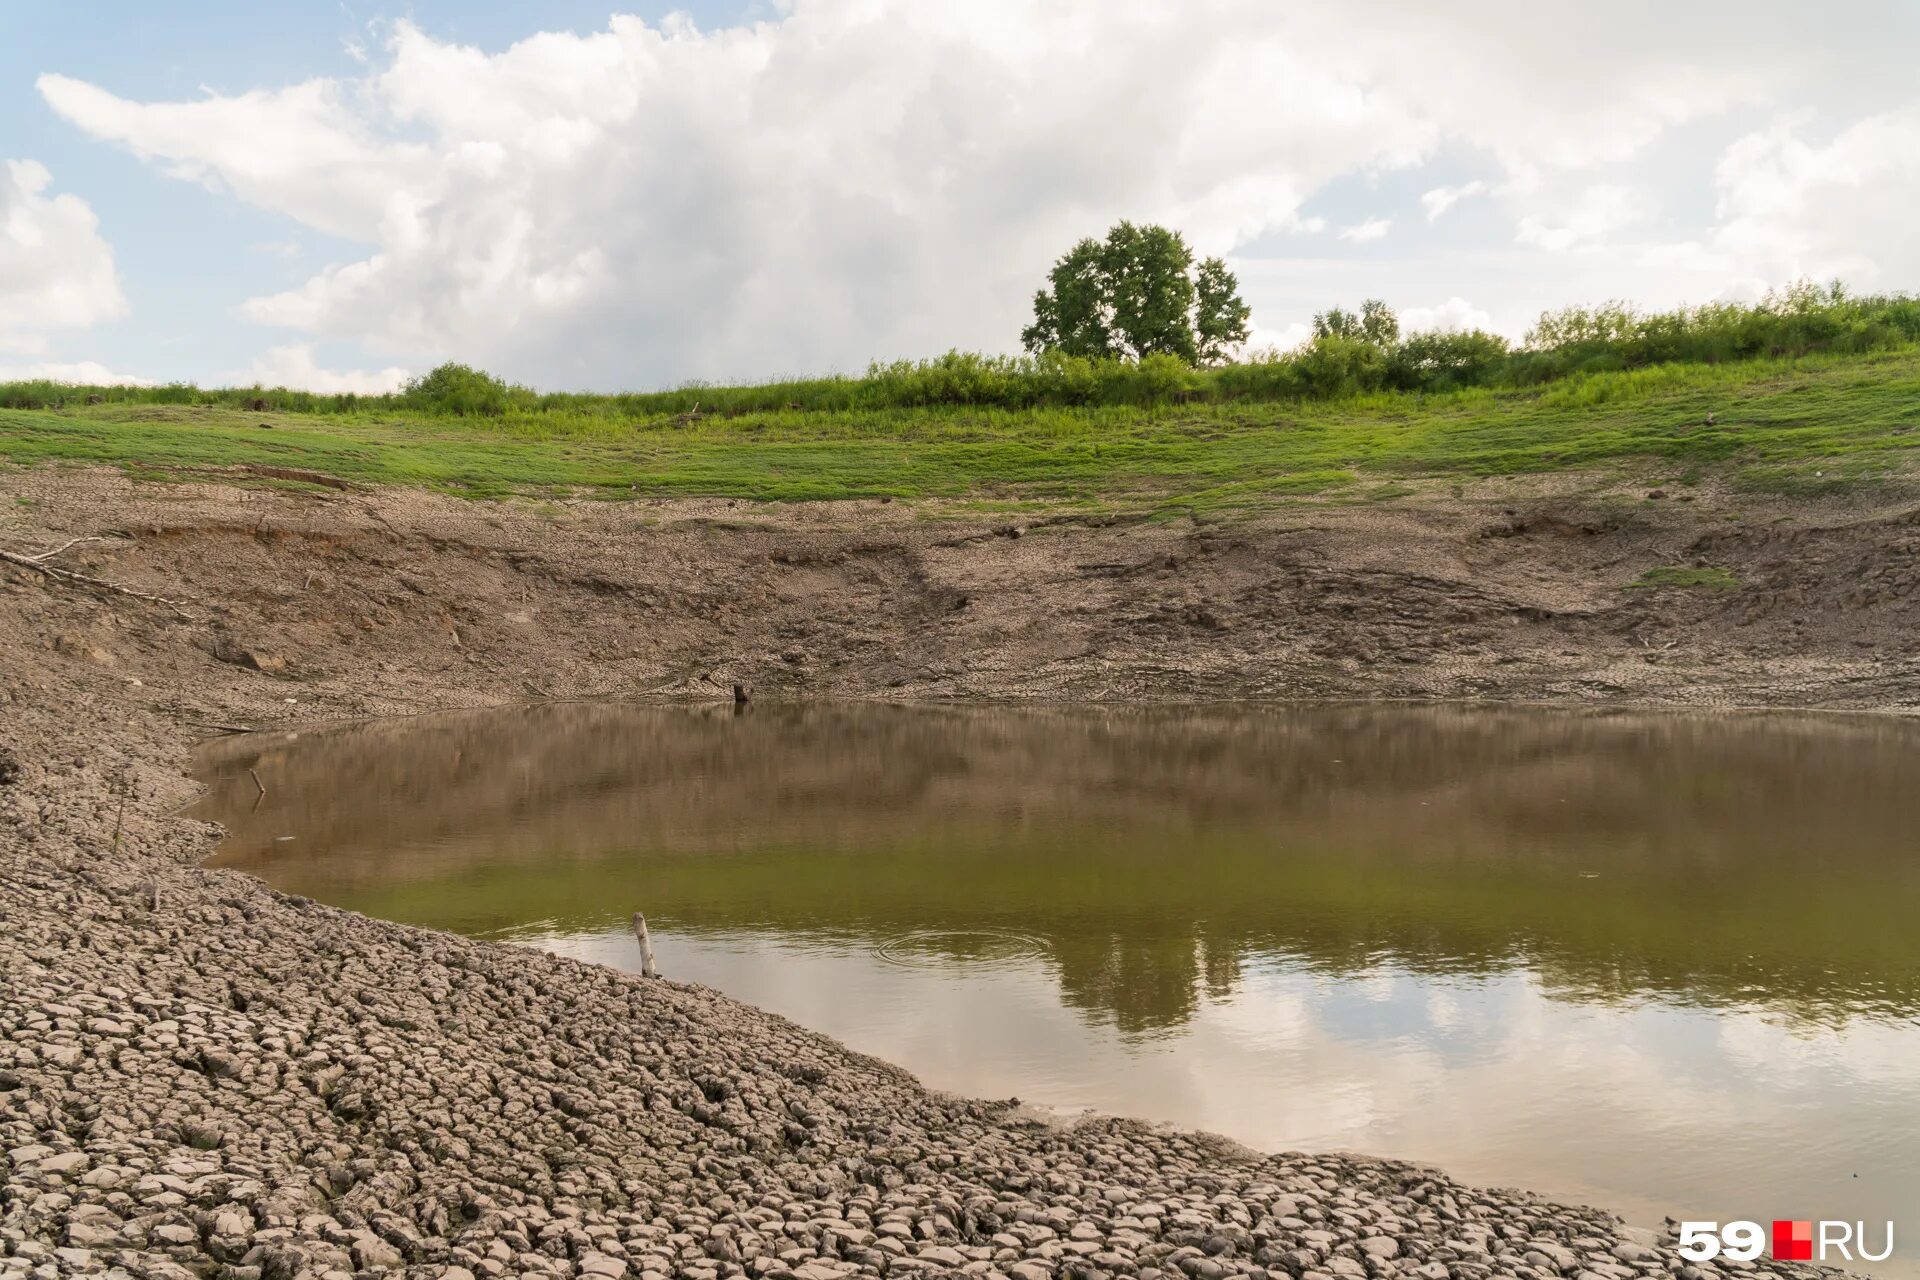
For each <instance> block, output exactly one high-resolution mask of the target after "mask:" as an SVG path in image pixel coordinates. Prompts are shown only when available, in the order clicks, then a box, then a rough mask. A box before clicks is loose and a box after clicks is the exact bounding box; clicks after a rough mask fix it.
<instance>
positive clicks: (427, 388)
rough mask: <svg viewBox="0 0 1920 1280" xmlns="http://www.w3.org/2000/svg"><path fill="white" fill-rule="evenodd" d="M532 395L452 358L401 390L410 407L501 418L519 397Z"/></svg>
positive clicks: (404, 400) (520, 399) (520, 398)
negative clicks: (453, 361) (453, 360)
mask: <svg viewBox="0 0 1920 1280" xmlns="http://www.w3.org/2000/svg"><path fill="white" fill-rule="evenodd" d="M532 398H533V396H532V393H531V392H529V391H527V390H526V389H525V388H524V387H513V386H509V385H507V384H506V383H505V382H502V381H501V380H500V379H499V378H496V377H494V376H493V375H492V374H490V373H486V372H483V371H482V370H479V369H475V368H473V367H471V366H469V365H464V364H454V363H452V362H451V361H449V362H448V363H446V364H443V365H441V366H439V367H438V368H436V369H434V370H433V371H432V372H430V373H425V374H422V375H421V376H420V377H418V378H411V379H409V380H408V381H407V385H406V387H405V389H404V390H402V391H401V393H400V399H401V401H402V403H404V404H406V405H407V406H408V407H409V408H414V409H425V410H427V411H429V412H432V413H451V414H456V415H458V416H461V417H490V418H497V417H499V416H500V415H501V414H503V413H505V412H506V411H507V410H508V409H510V408H512V407H514V404H515V402H516V401H523V400H525V401H530V400H532Z"/></svg>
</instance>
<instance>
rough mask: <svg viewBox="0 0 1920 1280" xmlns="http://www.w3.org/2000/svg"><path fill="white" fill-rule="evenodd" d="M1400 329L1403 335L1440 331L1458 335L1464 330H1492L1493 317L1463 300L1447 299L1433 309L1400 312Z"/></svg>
mask: <svg viewBox="0 0 1920 1280" xmlns="http://www.w3.org/2000/svg"><path fill="white" fill-rule="evenodd" d="M1400 328H1401V330H1402V331H1403V332H1405V333H1426V332H1428V331H1429V330H1433V329H1440V330H1444V331H1446V332H1448V333H1458V332H1460V331H1462V330H1465V329H1492V328H1493V317H1492V316H1490V315H1488V314H1487V313H1486V312H1485V311H1482V310H1481V309H1480V308H1479V307H1476V306H1474V305H1473V304H1472V303H1471V302H1468V301H1467V300H1466V299H1465V298H1459V297H1454V298H1448V299H1447V300H1446V301H1445V302H1443V303H1441V304H1440V305H1439V306H1435V307H1408V308H1406V309H1405V310H1403V311H1401V312H1400Z"/></svg>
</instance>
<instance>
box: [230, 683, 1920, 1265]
mask: <svg viewBox="0 0 1920 1280" xmlns="http://www.w3.org/2000/svg"><path fill="white" fill-rule="evenodd" d="M202 763H203V770H204V774H203V776H204V777H205V779H206V780H207V782H208V784H209V786H210V789H211V790H210V795H209V798H208V800H207V801H206V802H205V804H203V805H202V806H201V807H200V809H199V811H198V812H199V813H200V814H201V815H202V816H206V817H212V818H217V819H218V820H220V821H222V822H224V823H226V824H227V825H228V828H229V830H230V832H231V835H230V837H229V839H228V841H227V843H226V844H225V845H223V846H222V849H221V851H220V854H219V856H218V858H217V861H218V862H219V863H222V864H224V865H228V866H235V867H242V868H245V869H247V870H249V871H252V872H255V873H257V874H259V875H261V876H262V877H264V878H265V879H267V880H268V881H270V882H271V883H273V884H274V885H276V886H278V887H280V888H283V889H286V890H289V891H293V892H298V893H303V894H307V895H309V896H312V897H316V898H319V899H322V900H324V901H327V902H331V903H336V904H338V905H341V906H346V907H352V908H354V909H356V910H360V911H364V912H367V913H369V914H372V915H378V916H385V917H389V918H392V919H398V920H405V921H409V922H413V923H419V924H427V925H435V926H439V927H443V928H449V929H455V930H459V931H461V932H464V933H469V934H474V935H477V936H485V937H495V938H503V939H508V940H512V941H516V942H523V943H526V944H528V945H533V946H540V947H546V948H549V949H551V950H554V951H559V952H564V953H566V954H570V955H576V956H581V957H585V958H589V959H593V960H598V961H602V962H604V963H608V964H613V965H618V966H621V967H625V968H636V967H637V966H638V963H639V956H638V949H637V947H636V945H635V943H634V941H633V938H632V936H631V934H630V933H628V932H627V923H626V922H627V918H628V916H629V915H630V914H631V913H632V912H633V911H635V910H644V911H645V912H646V914H647V916H648V919H649V921H650V922H651V924H652V928H653V936H654V944H655V949H656V951H657V952H658V953H659V957H660V964H661V967H662V970H663V971H664V972H665V973H666V974H667V976H669V977H673V978H679V979H685V980H690V981H697V982H704V983H708V984H710V985H712V986H715V987H718V988H720V989H722V990H725V991H727V992H729V993H731V994H733V995H736V996H738V997H740V998H741V999H743V1000H747V1001H750V1002H752V1003H754V1004H758V1005H761V1006H763V1007H766V1008H769V1009H772V1010H775V1011H777V1012H779V1013H783V1014H785V1015H787V1016H789V1017H791V1018H793V1019H795V1020H797V1021H799V1022H802V1023H804V1024H806V1025H808V1026H812V1027H815V1028H818V1029H819V1030H822V1031H825V1032H828V1033H829V1034H831V1035H834V1036H836V1037H838V1038H840V1039H842V1040H844V1041H846V1042H847V1043H848V1044H850V1045H852V1046H853V1047H855V1048H857V1049H861V1050H865V1051H867V1052H870V1053H874V1054H878V1055H880V1056H882V1057H885V1058H887V1059H890V1060H892V1061H895V1062H898V1063H901V1064H902V1065H904V1066H906V1067H908V1068H909V1069H911V1070H913V1071H914V1072H916V1073H917V1074H918V1075H919V1076H920V1077H921V1078H922V1079H923V1080H925V1081H926V1082H927V1083H928V1084H930V1085H933V1086H936V1087H939V1088H944V1089H951V1090H956V1091H960V1092H964V1093H969V1094H976V1095H984V1096H995V1097H1007V1096H1014V1095H1017V1096H1019V1097H1020V1098H1022V1099H1023V1100H1026V1101H1029V1102H1034V1103H1041V1104H1045V1105H1049V1106H1054V1107H1059V1108H1066V1109H1073V1108H1093V1109H1096V1110H1100V1111H1108V1112H1119V1113H1124V1114H1130V1115H1137V1116H1144V1117H1150V1118H1153V1119H1158V1120H1165V1121H1170V1122H1173V1123H1176V1124H1180V1125H1185V1126H1195V1127H1200V1128H1205V1129H1211V1130H1215V1131H1219V1132H1223V1133H1226V1134H1229V1135H1231V1136H1233V1137H1236V1138H1239V1139H1241V1140H1243V1141H1245V1142H1247V1143H1250V1144H1252V1145H1254V1146H1258V1147H1264V1148H1276V1149H1277V1148H1310V1149H1311V1148H1342V1149H1354V1150H1363V1151H1368V1152H1374V1153H1380V1154H1389V1155H1395V1156H1401V1157H1407V1158H1413V1159H1419V1160H1428V1161H1432V1162H1435V1163H1438V1164H1440V1165H1442V1166H1443V1167H1445V1168H1446V1169H1447V1170H1448V1171H1449V1172H1451V1173H1453V1174H1455V1175H1456V1176H1459V1177H1462V1178H1465V1179H1468V1180H1470V1181H1475V1182H1482V1183H1497V1184H1519V1185H1524V1186H1528V1187H1532V1188H1536V1189H1539V1190H1543V1191H1547V1192H1550V1193H1552V1194H1554V1195H1556V1196H1558V1197H1561V1198H1564V1199H1573V1200H1580V1201H1586V1202H1591V1203H1599V1204H1604V1205H1607V1206H1609V1207H1612V1208H1616V1209H1619V1210H1621V1211H1622V1212H1624V1213H1626V1214H1627V1215H1628V1216H1629V1217H1630V1218H1632V1219H1635V1220H1638V1221H1641V1222H1644V1223H1654V1222H1657V1221H1658V1219H1659V1218H1660V1217H1661V1216H1662V1215H1664V1214H1668V1213H1671V1214H1673V1215H1674V1216H1676V1217H1690V1218H1708V1219H1719V1220H1730V1219H1739V1218H1747V1219H1755V1220H1759V1221H1763V1222H1764V1221H1768V1220H1770V1219H1772V1218H1814V1219H1818V1218H1827V1217H1831V1218H1847V1219H1850V1220H1851V1219H1865V1220H1867V1221H1868V1222H1870V1223H1872V1224H1874V1225H1873V1232H1874V1238H1875V1239H1878V1233H1879V1231H1880V1230H1881V1228H1880V1226H1879V1224H1880V1223H1883V1222H1885V1221H1888V1220H1892V1221H1894V1222H1895V1223H1896V1224H1898V1225H1899V1228H1900V1231H1899V1233H1898V1234H1899V1237H1900V1247H1901V1253H1902V1254H1903V1255H1905V1258H1906V1261H1905V1262H1904V1263H1902V1262H1899V1261H1896V1262H1895V1263H1894V1264H1890V1266H1888V1267H1883V1268H1882V1270H1889V1269H1892V1270H1901V1271H1904V1272H1906V1273H1909V1274H1912V1273H1914V1272H1916V1271H1920V1268H1916V1267H1915V1265H1914V1263H1913V1255H1914V1248H1915V1243H1916V1238H1920V936H1917V935H1916V925H1917V923H1920V724H1914V723H1909V722H1903V721H1892V720H1878V719H1864V718H1854V719H1849V718H1819V717H1791V716H1778V715H1767V716H1758V715H1753V716H1717V715H1648V714H1638V713H1635V714H1618V713H1615V714H1579V713H1566V712H1549V711H1532V710H1488V709H1475V708H1439V709H1436V708H1411V707H1368V708H1361V707H1344V706H1339V707H1315V708H1274V709H1262V710H1223V709H1215V708H1202V709H1191V708H1189V709H1177V710H1173V709H1157V710H1133V711H1112V710H1087V709H1055V710H997V709H996V710H952V709H932V708H913V709H903V708H895V707H881V706H858V707H822V708H807V709H785V708H776V707H755V708H753V709H751V710H750V711H749V712H748V713H746V714H743V715H734V714H732V713H731V711H730V710H725V711H722V710H712V709H676V708H660V707H643V706H631V705H618V704H576V705H561V706H545V707H537V708H531V709H518V710H512V711H502V712H489V713H476V714H465V715H454V716H439V717H431V718H423V719H418V720H406V721H389V722H381V723H373V724H366V725H360V726H355V727H350V728H344V729H335V730H329V731H325V732H318V733H310V734H282V735H254V736H249V737H243V738H233V739H228V740H225V741H222V742H220V743H217V744H214V745H212V746H211V747H209V748H208V750H207V751H206V753H205V755H204V757H203V762H202ZM248 768H252V769H254V770H255V771H256V772H257V773H258V774H259V776H260V777H261V779H262V781H263V782H264V783H265V785H266V787H267V791H266V794H265V796H264V797H262V796H260V795H259V794H258V791H257V789H256V788H255V786H254V784H253V781H252V779H251V778H250V777H249V776H248V774H247V772H246V771H247V769H248Z"/></svg>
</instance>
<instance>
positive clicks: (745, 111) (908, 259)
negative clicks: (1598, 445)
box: [40, 0, 1436, 386]
mask: <svg viewBox="0 0 1920 1280" xmlns="http://www.w3.org/2000/svg"><path fill="white" fill-rule="evenodd" d="M1204 7H1205V8H1206V9H1207V11H1208V12H1207V13H1206V14H1205V15H1196V14H1195V13H1193V12H1192V11H1190V10H1188V9H1172V8H1168V7H1166V6H1164V5H1160V4H1157V3H1150V2H1149V0H1126V2H1125V3H1115V4H1108V3H1101V4H1098V5H1095V4H1094V3H1093V0H1074V2H1068V3H1059V4H1054V3H1045V4H1043V3H1039V0H990V2H989V3H983V4H979V5H967V6H929V5H921V4H917V3H911V2H910V0H858V2H855V0H796V3H795V4H794V5H793V6H792V8H791V9H790V10H789V11H788V12H787V13H786V15H785V16H784V17H783V18H782V19H781V20H780V21H778V22H771V23H762V24H759V25H755V26H750V27H742V28H735V29H729V30H724V31H718V32H714V33H711V34H703V33H700V32H697V31H695V30H693V29H692V28H691V26H690V25H689V24H687V23H685V22H684V21H682V22H673V23H667V24H663V25H662V26H660V27H653V26H649V25H647V24H645V23H643V22H642V21H640V20H638V19H636V18H630V17H616V18H615V19H613V20H612V23H611V25H610V29H609V30H607V31H605V32H602V33H599V34H595V35H589V36H576V35H571V34H546V35H538V36H534V37H532V38H530V39H527V40H524V41H522V42H520V43H519V44H516V45H514V46H512V47H511V48H509V49H507V50H505V51H503V52H500V53H497V54H492V55H489V54H483V53H481V52H479V51H477V50H474V49H470V48H465V47H461V46H458V45H453V44H447V43H442V42H440V41H437V40H435V39H433V38H431V37H430V36H428V35H426V34H425V33H423V32H421V31H419V30H417V29H416V28H414V27H412V26H409V25H407V24H404V23H403V24H398V25H396V26H395V27H394V28H393V31H392V37H391V41H390V43H389V45H388V47H387V48H386V50H385V51H384V54H385V56H384V61H383V62H382V64H381V65H380V66H379V67H378V68H376V69H375V71H374V72H373V73H372V74H370V75H368V76H367V77H366V78H365V79H361V80H355V81H350V82H349V81H312V82H308V83H305V84H301V85H295V86H292V87H290V88H286V89H280V90H257V91H254V92H250V93H246V94H241V95H237V96H231V97H222V96H209V97H207V98H204V99H202V100H199V101H195V102H188V103H154V104H142V103H137V102H131V101H128V100H125V99H122V98H119V97H116V96H114V95H112V94H110V93H108V92H106V91H105V90H104V89H100V88H97V87H95V86H92V85H89V84H85V83H82V82H79V81H75V80H70V79H65V78H62V77H57V76H47V77H43V78H42V79H41V82H40V85H41V91H42V93H43V94H44V95H45V97H46V99H47V101H48V102H49V103H50V104H51V105H52V106H53V107H54V109H55V110H56V111H58V112H59V113H60V114H61V115H63V116H65V117H66V118H67V119H69V120H70V121H72V122H73V123H75V124H77V125H78V126H80V127H81V128H82V129H84V130H86V131H87V132H88V133H90V134H92V135H94V136H95V137H99V138H103V139H109V140H113V141H116V142H119V143H122V144H124V145H126V146H128V147H130V148H131V149H132V150H134V151H135V152H136V153H137V154H139V155H142V156H145V157H148V158H150V159H152V160H154V161H155V162H157V163H160V164H162V165H164V166H166V168H167V169H168V171H169V172H172V173H175V174H178V175H180V176H183V177H186V178H190V179H192V180H195V181H199V182H203V183H206V184H208V185H209V186H212V187H214V188H216V189H223V190H228V191H231V192H232V193H233V194H235V195H236V196H238V197H240V198H241V199H244V200H246V201H248V202H250V203H252V204H255V205H258V206H260V207H262V208H266V209H271V210H276V211H279V212H282V213H285V214H288V215H289V216H291V217H293V218H294V219H296V220H298V221H299V222H301V223H303V224H305V225H307V226H309V227H312V228H314V229H316V230H320V231H323V232H326V233H329V234H332V235H336V236H342V237H346V238H349V239H352V240H355V241H359V242H361V243H364V244H366V245H368V246H369V247H370V251H369V252H368V253H366V254H365V256H363V257H360V258H358V259H357V260H353V261H346V262H342V263H339V264H337V265H335V266H333V267H330V268H328V269H327V270H325V271H323V272H321V273H320V274H318V275H316V276H314V277H312V278H311V279H309V280H307V281H306V282H305V283H304V284H302V285H300V286H299V287H297V288H294V289H291V290H289V291H287V292H284V293H279V294H274V295H270V296H265V297H259V298H255V299H253V300H252V301H250V302H248V303H247V304H246V307H245V312H246V314H247V315H249V316H250V317H251V318H253V319H255V320H257V321H260V322H263V323H268V324H274V325H282V326H286V327H290V328H294V329H298V330H302V331H305V332H307V333H311V334H314V335H317V336H322V337H328V338H338V339H361V340H363V341H365V342H366V343H367V344H368V346H369V347H370V349H372V350H374V351H376V352H379V353H382V354H384V355H385V356H387V357H388V358H390V359H396V360H402V361H405V362H407V363H409V364H414V365H424V364H427V363H431V362H433V361H435V360H438V359H441V358H459V359H465V360H470V361H473V362H476V363H481V364H484V365H486V366H488V367H490V368H493V369H495V370H497V371H499V372H503V373H505V374H507V375H509V376H513V377H516V378H523V379H528V380H533V381H537V382H540V383H544V384H548V385H552V384H556V383H558V384H575V385H578V384H587V385H628V386H631V385H636V384H646V383H650V382H652V383H658V382H663V381H677V380H679V379H683V378H688V377H734V376H744V375H755V374H769V373H778V372H783V371H801V370H816V369H827V368H836V367H838V368H847V367H858V366H860V365H862V364H864V363H865V362H866V360H868V359H869V358H872V357H886V356H893V355H899V354H923V353H925V352H929V351H938V350H944V349H946V348H948V347H951V346H955V345H959V346H963V347H984V348H988V349H1005V348H1007V347H1008V346H1010V345H1012V343H1013V341H1014V336H1015V335H1016V334H1017V333H1018V332H1019V329H1020V327H1021V325H1022V324H1023V323H1024V321H1025V320H1026V318H1027V317H1026V314H1025V313H1026V310H1027V306H1028V301H1029V299H1030V298H1031V296H1032V292H1033V289H1034V288H1035V287H1036V286H1037V285H1038V284H1039V282H1040V281H1041V279H1042V278H1043V276H1044V273H1045V271H1046V269H1047V267H1048V265H1049V264H1050V263H1051V261H1052V259H1053V258H1054V257H1055V256H1056V255H1058V254H1059V253H1060V252H1062V251H1063V250H1064V249H1065V248H1066V247H1067V246H1068V245H1069V244H1071V243H1072V242H1073V241H1074V240H1075V239H1077V238H1079V237H1081V236H1084V235H1089V234H1098V233H1100V232H1101V231H1103V230H1104V229H1105V228H1106V227H1107V226H1108V225H1109V224H1110V223H1111V222H1113V221H1114V220H1116V219H1118V218H1121V217H1132V218H1136V219H1152V220H1162V221H1166V222H1169V223H1171V224H1173V225H1177V226H1179V227H1181V228H1182V229H1183V230H1185V231H1186V232H1187V234H1188V236H1189V237H1190V238H1191V239H1192V240H1193V241H1194V242H1195V244H1196V246H1197V247H1198V248H1200V249H1201V250H1202V251H1204V252H1209V253H1216V252H1220V251H1222V250H1228V249H1231V248H1232V247H1233V246H1234V245H1235V244H1237V243H1240V242H1242V241H1244V240H1246V239H1248V238H1250V237H1252V236H1253V235H1256V234H1258V233H1260V232H1261V231H1264V230H1268V229H1276V230H1304V229H1308V228H1310V227H1311V226H1312V225H1313V224H1312V223H1311V222H1310V221H1309V220H1307V219H1303V218H1302V217H1301V216H1300V214H1299V212H1298V211H1299V206H1300V204H1301V202H1302V201H1303V200H1305V199H1306V198H1307V196H1309V195H1310V194H1312V193H1313V192H1314V191H1315V190H1317V189H1318V188H1319V187H1320V186H1322V185H1324V184H1325V183H1326V182H1327V181H1329V180H1330V179H1331V178H1333V177H1334V176H1336V175H1338V174H1339V173H1341V172H1343V171H1346V170H1348V169H1350V168H1351V167H1353V166H1354V165H1356V164H1363V165H1375V166H1392V165H1397V164H1403V163H1407V162H1410V161H1412V160H1415V159H1418V158H1419V157H1420V156H1422V155H1423V154H1425V152H1426V150H1427V149H1428V148H1429V147H1431V145H1432V144H1433V141H1434V138H1435V136H1436V135H1435V131H1434V129H1433V127H1432V126H1431V125H1430V124H1428V123H1426V122H1424V121H1422V120H1421V119H1419V118H1418V117H1417V115H1415V114H1413V113H1412V112H1410V111H1408V110H1407V109H1406V108H1404V107H1401V106H1398V105H1396V104H1394V103H1392V102H1391V101H1389V100H1387V99H1386V98H1385V97H1384V96H1382V95H1378V94H1375V93H1372V92H1369V91H1368V90H1367V89H1366V88H1365V87H1364V86H1363V85H1362V84H1359V83H1356V82H1355V81H1354V80H1352V79H1351V78H1342V77H1340V76H1338V75H1336V74H1335V73H1333V72H1331V71H1329V70H1326V69H1324V68H1322V67H1321V66H1320V65H1319V64H1318V62H1317V59H1316V57H1315V56H1314V55H1313V52H1312V51H1311V50H1306V49H1304V48H1302V47H1301V45H1300V42H1299V41H1297V40H1293V39H1290V38H1289V37H1288V34H1287V32H1286V30H1285V28H1284V26H1283V25H1282V24H1279V23H1276V22H1275V21H1273V20H1272V18H1271V17H1270V13H1269V10H1268V8H1267V6H1265V5H1264V4H1260V3H1256V2H1255V0H1205V4H1204ZM1065 65H1071V66H1072V67H1074V68H1077V69H1079V70H1077V71H1076V72H1075V73H1074V74H1072V75H1070V76H1063V75H1062V74H1061V69H1062V67H1063V66H1065Z"/></svg>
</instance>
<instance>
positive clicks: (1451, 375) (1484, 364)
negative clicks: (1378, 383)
mask: <svg viewBox="0 0 1920 1280" xmlns="http://www.w3.org/2000/svg"><path fill="white" fill-rule="evenodd" d="M1506 360H1507V340H1506V339H1505V338H1503V337H1501V336H1500V335H1498V334H1494V333H1483V332H1481V331H1480V330H1478V329H1471V330H1468V331H1466V332H1464V333H1447V332H1440V331H1436V332H1433V333H1416V334H1414V335H1413V336H1412V337H1410V338H1408V339H1406V340H1405V341H1403V342H1401V343H1400V344H1399V345H1398V346H1396V347H1395V348H1394V349H1393V350H1392V351H1391V352H1389V353H1388V355H1387V368H1386V380H1387V385H1388V386H1390V387H1392V388H1394V389H1395V390H1397V391H1453V390H1457V389H1458V388H1461V387H1482V386H1485V385H1486V384H1487V383H1489V382H1491V381H1493V380H1494V378H1496V377H1497V376H1498V375H1499V374H1500V372H1501V370H1502V369H1503V368H1504V367H1505V365H1506Z"/></svg>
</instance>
